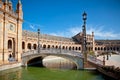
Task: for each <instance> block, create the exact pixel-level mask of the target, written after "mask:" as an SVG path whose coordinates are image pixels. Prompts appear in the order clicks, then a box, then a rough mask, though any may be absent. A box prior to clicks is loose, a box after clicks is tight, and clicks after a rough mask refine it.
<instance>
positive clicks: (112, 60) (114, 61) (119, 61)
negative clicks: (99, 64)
mask: <svg viewBox="0 0 120 80" xmlns="http://www.w3.org/2000/svg"><path fill="white" fill-rule="evenodd" d="M106 58H107V56H106V55H105V65H108V66H113V65H114V66H115V67H119V68H120V55H111V56H109V60H106ZM97 59H100V60H103V56H99V57H97Z"/></svg>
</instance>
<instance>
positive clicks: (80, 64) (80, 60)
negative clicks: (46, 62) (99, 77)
mask: <svg viewBox="0 0 120 80" xmlns="http://www.w3.org/2000/svg"><path fill="white" fill-rule="evenodd" d="M46 56H58V57H62V58H65V59H68V60H71V61H72V62H73V63H75V64H76V66H77V69H83V68H84V55H83V54H82V53H81V52H77V51H69V50H61V49H40V53H38V50H31V51H27V52H25V53H23V54H22V64H23V66H27V63H28V62H29V61H30V60H32V59H35V58H38V57H42V58H44V57H46ZM87 60H88V62H90V63H93V64H95V65H103V62H102V61H101V60H98V59H96V57H94V56H92V55H88V56H87Z"/></svg>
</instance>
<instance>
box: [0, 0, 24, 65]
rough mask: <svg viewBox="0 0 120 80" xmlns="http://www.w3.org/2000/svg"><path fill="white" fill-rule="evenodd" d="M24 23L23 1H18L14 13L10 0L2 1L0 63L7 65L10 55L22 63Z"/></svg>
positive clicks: (0, 1) (0, 8) (0, 3)
mask: <svg viewBox="0 0 120 80" xmlns="http://www.w3.org/2000/svg"><path fill="white" fill-rule="evenodd" d="M22 22H23V12H22V4H21V1H20V0H18V3H17V6H16V11H14V10H13V7H12V2H11V1H10V0H4V1H2V0H0V63H7V62H8V57H9V54H11V55H12V56H13V57H14V58H15V59H16V60H18V61H20V59H21V57H20V55H21V53H22V48H21V46H22V43H21V41H22Z"/></svg>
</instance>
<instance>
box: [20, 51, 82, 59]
mask: <svg viewBox="0 0 120 80" xmlns="http://www.w3.org/2000/svg"><path fill="white" fill-rule="evenodd" d="M40 53H49V54H51V53H52V54H53V53H54V54H67V55H72V56H79V57H82V54H81V53H80V52H77V51H72V50H71V51H69V50H60V49H40ZM40 53H38V50H30V51H27V52H24V53H22V57H24V56H28V55H32V54H40Z"/></svg>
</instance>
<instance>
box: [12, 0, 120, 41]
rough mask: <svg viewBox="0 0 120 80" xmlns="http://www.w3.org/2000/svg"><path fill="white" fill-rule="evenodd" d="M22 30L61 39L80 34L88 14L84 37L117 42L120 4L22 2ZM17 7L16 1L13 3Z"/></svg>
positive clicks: (98, 0) (119, 0) (100, 0)
mask: <svg viewBox="0 0 120 80" xmlns="http://www.w3.org/2000/svg"><path fill="white" fill-rule="evenodd" d="M21 1H22V6H23V12H24V24H23V29H24V30H30V31H37V29H38V28H40V30H41V33H44V34H51V35H57V36H64V37H72V36H73V35H75V34H77V33H79V32H81V30H82V29H81V28H82V25H83V21H82V13H83V12H84V11H86V13H87V33H88V34H91V32H92V31H94V33H95V39H120V37H119V36H120V0H21ZM13 2H14V3H16V0H13Z"/></svg>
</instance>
